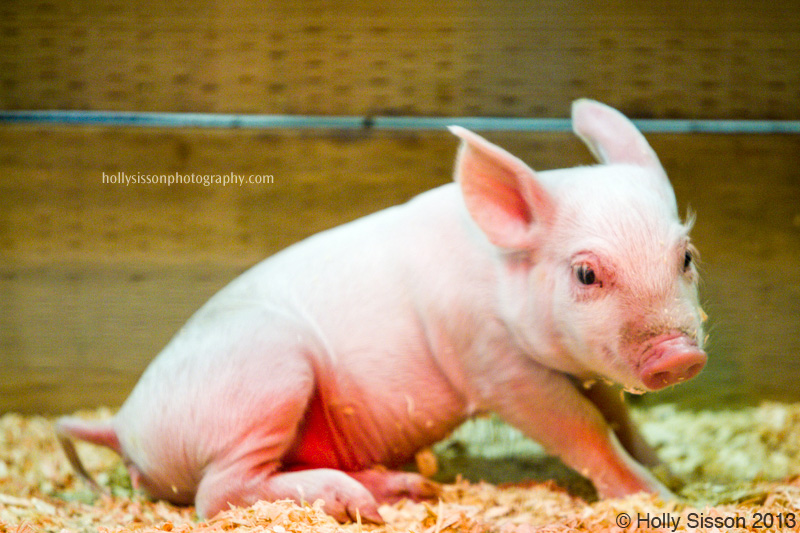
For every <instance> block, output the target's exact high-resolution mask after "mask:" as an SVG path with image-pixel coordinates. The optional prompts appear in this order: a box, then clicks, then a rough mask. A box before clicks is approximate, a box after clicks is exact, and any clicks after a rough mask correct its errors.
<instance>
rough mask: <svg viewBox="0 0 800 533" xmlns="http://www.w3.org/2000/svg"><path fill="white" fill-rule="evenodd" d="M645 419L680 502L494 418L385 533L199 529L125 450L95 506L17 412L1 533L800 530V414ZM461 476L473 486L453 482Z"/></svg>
mask: <svg viewBox="0 0 800 533" xmlns="http://www.w3.org/2000/svg"><path fill="white" fill-rule="evenodd" d="M85 414H88V415H92V416H107V415H108V414H109V412H108V411H107V410H99V411H96V412H92V413H85ZM635 416H636V418H637V419H638V420H639V422H640V424H641V426H642V428H643V431H644V432H645V434H646V435H647V437H648V439H649V440H650V441H651V442H652V443H654V444H655V445H656V446H657V447H658V450H659V453H660V454H661V456H662V457H663V458H664V459H665V460H666V461H667V462H668V463H669V465H670V467H671V469H672V470H673V473H674V474H676V475H677V476H678V477H680V478H681V479H682V480H683V481H684V483H685V484H684V485H683V486H682V487H680V488H678V490H677V492H678V494H679V495H680V498H681V499H680V500H678V501H668V502H664V501H662V500H660V499H658V498H655V497H652V496H647V495H637V496H632V497H629V498H625V499H617V500H605V501H597V500H596V499H595V498H594V497H593V492H592V488H591V485H590V484H588V483H587V482H586V481H585V480H583V479H582V478H580V476H577V475H576V474H574V473H572V472H570V471H569V470H568V469H566V468H564V467H563V466H562V465H561V464H560V463H559V462H558V461H555V460H553V459H551V458H547V457H546V456H544V455H543V454H542V453H541V450H540V449H539V448H538V447H537V446H536V445H535V444H533V443H531V442H530V441H527V440H525V439H524V438H522V437H521V436H520V435H519V433H517V432H516V431H514V430H512V429H511V428H508V427H507V426H504V425H502V424H500V423H499V422H497V420H495V419H492V418H489V419H482V420H477V421H473V422H470V423H468V424H467V425H466V426H463V427H462V428H461V429H459V430H458V431H457V432H456V433H455V434H454V435H453V436H452V437H451V438H450V439H449V440H448V441H446V442H444V443H441V444H440V445H438V446H437V447H436V448H435V451H436V458H437V460H438V465H439V472H438V473H437V478H438V479H440V480H443V481H448V482H450V483H448V484H446V485H445V486H444V492H443V496H442V499H441V501H438V502H430V503H413V502H407V501H405V502H400V503H398V504H396V505H392V506H388V505H385V506H382V507H381V514H382V515H383V517H384V518H385V519H386V522H387V524H386V525H385V526H381V527H377V526H368V525H360V524H345V525H340V524H338V523H336V522H335V521H333V520H332V519H331V518H329V517H328V516H326V515H325V514H324V513H322V512H321V511H320V510H319V508H318V506H317V505H314V504H311V505H306V506H298V505H295V504H292V503H289V502H277V503H268V502H260V503H258V504H256V505H255V506H253V507H250V508H247V509H238V508H236V509H231V510H230V511H226V512H223V513H220V514H219V515H217V516H216V517H214V518H212V519H210V520H198V519H197V517H196V516H195V515H194V511H193V509H192V508H180V507H174V506H172V505H169V504H166V503H163V502H152V501H149V500H148V499H147V498H145V497H144V496H142V495H141V494H138V493H134V492H133V491H132V490H131V489H130V482H129V480H128V478H127V475H126V473H125V469H124V468H123V467H122V465H121V463H120V461H119V460H118V458H117V457H116V456H115V455H114V454H113V453H111V452H108V451H107V450H103V449H99V448H96V447H93V446H90V445H81V446H79V449H78V451H79V453H80V454H81V456H82V457H83V458H84V462H85V463H86V466H87V468H88V469H89V470H90V471H91V472H93V473H94V475H95V476H96V477H97V479H98V481H100V482H101V483H102V484H104V485H106V486H107V487H109V488H110V489H111V490H112V492H113V494H114V496H106V497H100V498H95V497H94V496H93V495H92V494H91V493H90V492H89V491H88V490H87V489H86V488H85V487H84V486H83V485H82V483H81V482H80V481H78V480H76V479H75V477H74V475H73V473H72V471H71V469H70V467H69V465H68V464H67V462H66V460H65V459H64V457H63V455H62V453H61V450H60V449H59V448H58V444H57V442H56V440H55V438H54V436H53V429H52V420H50V419H47V418H44V417H36V416H33V417H23V416H20V415H15V414H6V415H4V416H3V417H2V418H0V532H4V531H14V532H29V531H53V532H62V531H115V532H116V531H119V532H122V531H142V532H148V531H179V532H198V531H202V532H211V531H226V532H253V531H264V532H267V531H269V532H275V533H286V532H308V531H323V532H325V531H344V532H347V533H350V532H353V533H354V532H357V531H368V532H372V531H374V532H383V531H387V532H393V531H414V532H418V533H423V532H439V531H468V532H485V531H498V532H508V533H515V532H533V531H543V532H544V531H546V532H561V531H800V404H792V405H785V404H776V403H769V404H763V405H761V406H760V407H757V408H746V409H740V410H736V411H727V412H726V411H714V412H712V411H701V412H692V411H682V410H679V409H676V408H675V407H674V406H671V405H660V406H657V407H650V408H639V409H637V410H636V411H635ZM429 459H430V457H429ZM456 472H460V473H462V474H463V475H464V479H471V480H472V481H469V482H468V481H464V480H461V479H456V480H455V481H453V479H454V478H455V476H456ZM481 479H484V480H486V481H489V482H492V483H494V484H490V483H488V482H480V480H481ZM523 480H528V481H523ZM530 480H532V481H530ZM548 480H550V481H548ZM552 480H555V481H552Z"/></svg>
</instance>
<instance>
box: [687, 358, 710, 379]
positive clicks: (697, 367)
mask: <svg viewBox="0 0 800 533" xmlns="http://www.w3.org/2000/svg"><path fill="white" fill-rule="evenodd" d="M704 366H706V364H705V362H703V363H696V364H694V365H692V366H690V367H689V368H687V369H686V372H684V379H691V378H693V377H695V376H696V375H697V374H699V373H700V371H701V370H703V367H704Z"/></svg>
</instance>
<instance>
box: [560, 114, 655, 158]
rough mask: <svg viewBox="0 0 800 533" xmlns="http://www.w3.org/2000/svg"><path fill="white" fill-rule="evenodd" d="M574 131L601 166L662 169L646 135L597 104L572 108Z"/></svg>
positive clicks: (622, 116) (620, 115)
mask: <svg viewBox="0 0 800 533" xmlns="http://www.w3.org/2000/svg"><path fill="white" fill-rule="evenodd" d="M572 129H573V130H574V131H575V134H576V135H577V136H578V137H580V138H581V139H582V140H583V142H584V143H586V146H588V147H589V150H591V151H592V154H594V156H595V157H596V158H597V159H598V161H600V162H601V163H627V164H631V165H638V166H642V167H651V168H659V169H660V168H661V163H660V162H659V161H658V157H657V156H656V153H655V152H654V151H653V149H652V148H650V145H649V144H648V143H647V140H646V139H645V138H644V135H642V134H641V132H640V131H639V130H638V129H636V126H634V125H633V123H632V122H631V121H630V120H628V119H627V118H626V117H625V115H623V114H622V113H620V112H619V111H617V110H616V109H614V108H612V107H609V106H607V105H605V104H601V103H600V102H595V101H594V100H588V99H582V100H576V101H575V102H574V103H573V104H572Z"/></svg>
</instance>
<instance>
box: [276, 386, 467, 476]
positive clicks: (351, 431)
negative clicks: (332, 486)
mask: <svg viewBox="0 0 800 533" xmlns="http://www.w3.org/2000/svg"><path fill="white" fill-rule="evenodd" d="M365 403H366V404H368V403H369V402H365ZM356 409H357V408H352V407H344V408H339V409H337V408H335V407H334V406H330V405H328V404H326V403H325V402H323V400H322V398H321V397H320V395H319V393H316V394H315V395H314V397H313V398H312V400H311V402H310V404H309V408H308V410H307V411H306V415H305V417H304V419H303V420H302V421H301V423H300V428H299V431H298V434H297V438H296V439H295V441H294V442H293V443H292V446H291V448H290V449H289V451H288V452H287V453H286V455H284V457H283V458H282V460H281V468H282V469H283V470H297V469H306V468H335V469H338V470H343V471H348V472H356V471H359V470H365V469H368V468H371V467H374V466H377V465H381V466H385V467H389V468H392V467H398V466H402V465H403V464H406V463H408V462H409V461H411V460H412V459H413V457H414V454H415V453H416V452H417V451H418V450H420V449H421V448H423V447H425V446H428V445H430V444H432V443H433V442H436V441H437V440H440V439H441V438H442V437H443V436H444V435H446V434H447V433H448V432H449V431H450V430H451V429H452V427H454V426H455V425H457V424H458V423H459V422H460V420H455V421H453V422H452V423H451V424H448V425H447V428H442V427H441V424H436V427H427V428H415V427H413V425H411V424H405V423H404V421H403V420H402V419H401V418H395V417H393V419H391V420H378V419H376V418H375V414H374V413H371V412H369V411H368V410H366V409H364V410H359V411H356Z"/></svg>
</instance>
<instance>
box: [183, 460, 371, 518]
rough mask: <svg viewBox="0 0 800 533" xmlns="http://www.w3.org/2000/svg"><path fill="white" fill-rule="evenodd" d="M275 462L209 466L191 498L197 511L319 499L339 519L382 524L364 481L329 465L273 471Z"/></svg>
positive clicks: (205, 513)
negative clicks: (195, 494) (290, 470)
mask: <svg viewBox="0 0 800 533" xmlns="http://www.w3.org/2000/svg"><path fill="white" fill-rule="evenodd" d="M276 467H277V465H276V464H271V465H264V466H262V467H260V468H257V469H253V468H252V467H250V466H248V465H243V464H242V463H236V464H233V465H231V466H230V467H228V468H226V469H223V470H217V471H215V470H211V471H209V472H207V473H206V475H205V476H204V477H203V479H202V481H201V482H200V486H199V487H198V490H197V496H196V498H195V505H196V507H197V514H198V515H200V516H206V517H210V516H213V515H215V514H216V513H218V512H220V511H223V510H226V509H228V508H229V506H230V505H236V506H243V507H244V506H249V505H252V504H254V503H255V502H257V501H258V500H269V501H275V500H286V499H289V500H294V501H295V502H297V503H298V504H303V503H313V502H315V501H316V500H323V501H324V502H325V503H324V505H323V509H324V510H325V512H326V513H328V514H329V515H331V516H333V517H334V518H335V519H336V520H338V521H340V522H347V521H348V520H353V521H355V520H356V519H357V517H359V516H360V518H361V520H362V521H364V522H373V523H376V524H382V523H383V518H381V515H380V514H379V513H378V503H377V502H376V501H375V498H374V497H373V496H372V494H371V493H370V491H369V490H367V488H366V487H364V485H362V484H361V483H359V482H358V481H356V480H355V479H353V478H352V477H350V476H348V475H347V474H345V473H344V472H342V471H339V470H334V469H330V468H318V469H312V470H300V471H294V472H276V471H275V470H276Z"/></svg>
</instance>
